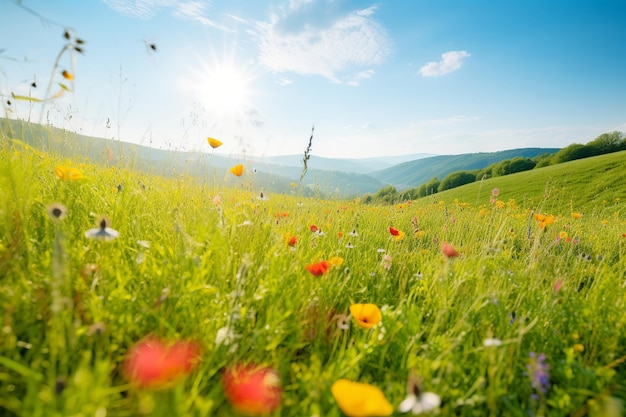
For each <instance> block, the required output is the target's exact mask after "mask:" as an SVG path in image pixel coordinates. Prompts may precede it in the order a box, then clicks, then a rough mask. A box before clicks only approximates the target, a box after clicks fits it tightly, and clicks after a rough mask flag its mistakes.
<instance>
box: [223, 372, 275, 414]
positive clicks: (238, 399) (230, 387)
mask: <svg viewBox="0 0 626 417" xmlns="http://www.w3.org/2000/svg"><path fill="white" fill-rule="evenodd" d="M222 387H223V388H224V394H226V399H227V400H228V402H229V403H230V404H231V405H232V407H233V408H234V409H235V411H237V412H238V413H240V414H244V415H249V416H253V415H266V414H270V413H272V412H274V411H275V410H276V409H278V407H280V402H281V395H282V387H281V382H280V376H279V375H278V372H276V371H275V370H274V369H272V368H270V367H266V366H260V365H256V364H252V363H251V364H238V365H235V366H233V367H229V368H226V369H225V370H224V373H223V374H222Z"/></svg>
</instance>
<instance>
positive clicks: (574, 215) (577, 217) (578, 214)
mask: <svg viewBox="0 0 626 417" xmlns="http://www.w3.org/2000/svg"><path fill="white" fill-rule="evenodd" d="M582 216H583V215H582V213H572V217H573V218H575V219H580V218H581V217H582Z"/></svg>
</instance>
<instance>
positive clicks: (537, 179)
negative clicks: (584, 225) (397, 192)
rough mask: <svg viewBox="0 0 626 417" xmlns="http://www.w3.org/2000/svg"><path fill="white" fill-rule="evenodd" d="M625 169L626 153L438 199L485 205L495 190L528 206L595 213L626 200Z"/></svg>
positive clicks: (498, 181) (488, 182) (493, 182)
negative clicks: (603, 204) (604, 204)
mask: <svg viewBox="0 0 626 417" xmlns="http://www.w3.org/2000/svg"><path fill="white" fill-rule="evenodd" d="M625 166H626V151H623V152H616V153H613V154H608V155H601V156H596V157H592V158H586V159H581V160H578V161H571V162H566V163H563V164H558V165H552V166H549V167H544V168H539V169H535V170H532V171H527V172H521V173H517V174H512V175H507V176H503V177H495V178H490V179H487V180H484V181H482V182H475V183H472V184H467V185H465V186H463V187H458V188H455V189H452V190H448V191H445V192H443V193H439V194H437V195H436V197H435V198H437V199H440V198H441V199H446V200H450V199H458V200H460V201H465V202H469V203H475V202H476V201H480V202H484V201H485V199H487V200H488V199H489V195H490V193H491V190H492V189H493V188H498V189H499V190H500V195H499V198H500V199H501V200H504V201H507V200H508V199H514V200H515V201H517V202H518V204H521V205H523V206H525V207H537V206H539V205H541V206H544V205H547V207H544V209H546V210H556V209H558V210H559V211H560V212H561V214H566V213H567V212H568V210H569V212H571V211H588V212H592V211H594V210H596V209H597V208H598V204H599V203H601V202H602V201H608V202H613V201H614V200H615V199H621V200H622V201H626V181H624V167H625ZM544 200H545V202H544Z"/></svg>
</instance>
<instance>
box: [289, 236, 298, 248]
mask: <svg viewBox="0 0 626 417" xmlns="http://www.w3.org/2000/svg"><path fill="white" fill-rule="evenodd" d="M297 242H298V238H297V237H295V236H291V237H290V238H289V246H296V243H297Z"/></svg>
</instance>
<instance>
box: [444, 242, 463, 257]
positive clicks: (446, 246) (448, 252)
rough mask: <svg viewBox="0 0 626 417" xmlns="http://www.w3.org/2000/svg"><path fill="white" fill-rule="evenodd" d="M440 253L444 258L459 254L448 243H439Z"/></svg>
mask: <svg viewBox="0 0 626 417" xmlns="http://www.w3.org/2000/svg"><path fill="white" fill-rule="evenodd" d="M441 253H443V254H444V256H445V257H446V258H456V257H457V256H459V252H457V250H456V249H454V247H453V246H452V245H451V244H449V243H443V244H442V245H441Z"/></svg>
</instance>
